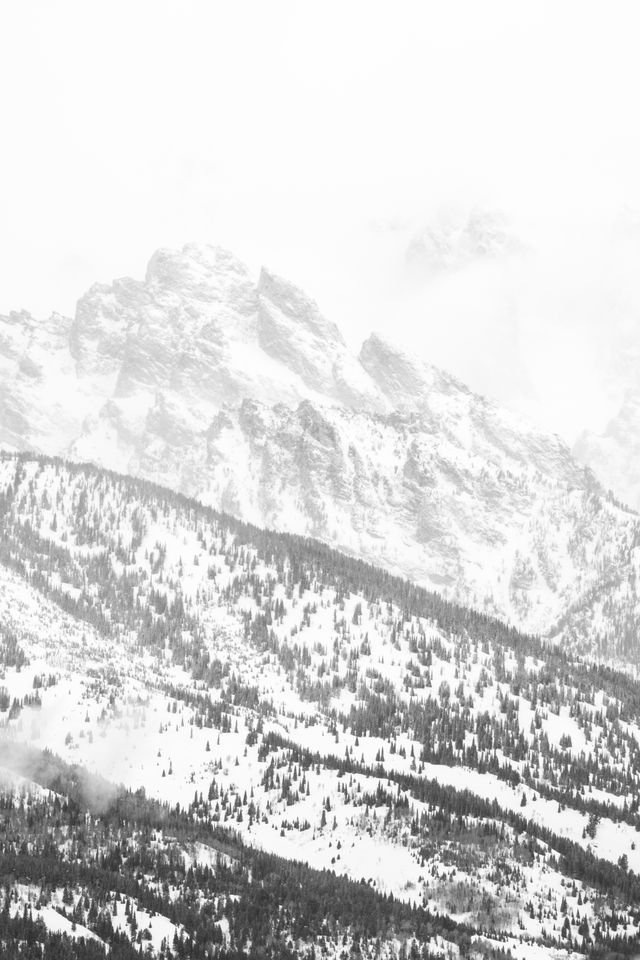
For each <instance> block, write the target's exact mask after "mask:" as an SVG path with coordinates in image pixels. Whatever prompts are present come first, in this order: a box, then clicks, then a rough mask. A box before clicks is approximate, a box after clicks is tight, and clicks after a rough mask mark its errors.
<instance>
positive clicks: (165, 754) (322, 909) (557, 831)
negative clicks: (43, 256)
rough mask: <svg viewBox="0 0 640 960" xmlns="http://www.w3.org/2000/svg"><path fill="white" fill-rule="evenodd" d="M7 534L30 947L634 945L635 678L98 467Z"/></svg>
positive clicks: (10, 731) (8, 620)
mask: <svg viewBox="0 0 640 960" xmlns="http://www.w3.org/2000/svg"><path fill="white" fill-rule="evenodd" d="M0 535H1V538H0V662H1V668H0V669H1V673H2V679H1V680H0V721H1V722H2V725H3V728H4V729H3V733H4V740H5V746H4V748H3V751H4V752H3V757H2V758H1V760H0V762H1V763H2V764H3V769H4V771H5V773H4V774H3V778H4V786H3V796H4V800H3V801H2V809H1V810H0V844H2V847H1V849H2V865H3V866H2V869H3V877H2V883H3V884H4V893H3V898H2V905H3V906H2V910H3V912H2V913H1V914H0V939H2V940H3V942H4V943H5V944H6V949H7V951H9V950H10V949H11V950H13V951H14V953H13V955H15V956H21V955H23V956H39V955H40V954H38V953H37V952H36V953H32V954H29V953H28V952H25V951H27V950H28V949H31V946H29V945H33V944H34V942H35V941H37V942H39V943H40V944H45V943H46V950H48V951H49V953H46V954H45V955H46V956H51V957H56V956H77V957H78V958H80V957H93V956H101V955H102V953H101V952H100V951H103V952H104V945H105V944H109V945H110V947H111V953H110V955H111V956H123V957H127V956H129V955H132V954H131V949H132V947H131V944H133V950H134V951H135V952H134V954H133V955H136V956H137V955H139V952H140V947H142V948H143V952H144V951H145V950H147V951H148V952H150V954H151V955H153V956H165V957H169V956H171V957H182V956H184V957H198V958H199V957H211V956H220V957H226V956H240V955H243V954H246V955H250V956H268V955H273V956H289V955H291V956H294V955H298V956H307V955H308V956H309V957H312V956H318V951H320V953H322V954H323V955H328V956H336V957H337V956H338V955H340V956H342V955H343V954H346V955H347V956H349V955H354V956H358V955H362V956H371V957H373V956H381V955H384V956H389V957H391V956H403V957H404V956H408V955H411V957H412V958H415V957H418V956H421V955H423V956H426V955H431V954H433V955H451V956H457V955H459V954H460V953H461V954H462V955H468V954H469V953H474V954H475V953H492V952H497V953H498V954H499V953H500V951H503V950H504V951H506V952H509V953H511V955H512V956H513V957H517V958H523V960H534V958H535V957H537V956H539V955H540V954H541V953H549V952H553V951H558V950H560V951H563V952H564V953H569V952H572V951H574V952H589V953H592V952H595V953H605V952H608V951H613V952H620V953H633V952H637V949H638V948H637V942H636V941H637V933H638V923H639V922H640V879H638V876H637V875H636V871H638V873H640V849H637V840H640V812H639V810H638V791H639V782H640V683H638V682H637V681H636V679H635V678H634V676H633V674H632V673H631V672H629V671H626V672H619V671H616V670H614V669H612V668H611V667H605V666H603V665H602V664H601V663H599V662H598V657H597V655H595V656H590V657H589V656H585V651H584V650H582V652H580V648H579V646H578V645H577V644H575V643H571V642H569V641H568V639H567V638H568V637H569V635H568V634H567V636H566V637H565V638H564V640H563V642H555V641H551V640H548V639H546V640H545V639H540V638H538V637H535V636H529V635H524V634H520V633H518V632H517V631H516V630H514V629H513V628H510V627H508V626H505V625H504V624H502V623H500V622H499V621H497V620H494V619H492V618H490V617H488V616H487V615H486V614H484V613H480V612H477V611H474V610H472V609H469V608H464V607H460V606H457V605H455V604H453V603H450V602H447V601H445V600H443V599H442V598H441V597H439V596H438V595H437V594H433V593H429V592H427V591H425V590H423V589H421V588H418V587H415V586H413V585H411V584H410V583H408V582H406V581H403V580H401V579H399V578H394V577H392V576H391V575H390V574H388V573H386V572H384V571H381V570H379V569H376V568H374V567H371V566H369V565H367V564H365V563H363V562H361V561H358V560H353V559H350V558H348V557H345V556H344V555H342V554H339V553H337V552H335V551H333V550H331V549H330V548H328V547H326V546H324V545H322V544H319V543H317V542H315V541H311V540H307V539H303V538H299V537H295V536H291V535H286V534H279V533H272V532H268V531H261V530H258V529H256V528H254V527H251V526H248V525H246V524H243V523H241V522H239V521H236V520H233V519H231V518H230V517H227V516H224V515H220V514H217V513H215V512H214V511H213V510H210V509H207V508H204V507H202V506H201V505H199V504H197V503H196V502H194V501H190V500H188V499H186V498H185V497H182V496H180V495H178V494H175V493H171V492H169V491H167V490H164V489H161V488H158V487H155V486H153V485H151V484H147V483H144V482H141V481H136V480H132V479H129V478H122V477H119V476H117V475H114V474H109V473H106V472H104V471H100V470H97V469H95V468H91V467H82V466H77V465H76V466H71V465H69V464H65V463H63V462H61V461H51V460H47V459H36V458H29V457H19V458H15V457H6V458H4V459H3V460H2V462H0ZM594 652H595V653H596V654H597V651H594ZM43 751H47V752H45V753H43ZM48 751H50V752H48ZM83 771H85V772H83ZM86 771H88V772H86ZM100 778H102V779H100ZM338 878H340V879H338ZM257 905H259V906H260V909H259V910H258V909H257ZM145 931H149V935H147V934H146V933H145ZM71 939H74V945H73V946H72V944H71V942H70V941H71ZM9 944H12V946H11V947H9ZM34 949H35V948H34ZM38 949H39V948H38ZM21 950H22V951H23V952H22V953H20V951H21ZM65 950H66V951H67V953H64V951H65ZM56 951H58V952H56ZM69 951H72V952H69ZM73 951H75V952H73ZM83 951H84V952H83ZM92 951H93V952H92ZM118 951H120V953H118ZM127 951H129V953H127ZM6 955H7V956H11V955H12V954H10V953H8V952H7V954H6Z"/></svg>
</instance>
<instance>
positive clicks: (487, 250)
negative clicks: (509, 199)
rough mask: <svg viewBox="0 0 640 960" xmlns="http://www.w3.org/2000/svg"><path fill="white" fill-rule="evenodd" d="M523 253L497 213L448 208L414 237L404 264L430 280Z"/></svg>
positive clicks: (519, 243)
mask: <svg viewBox="0 0 640 960" xmlns="http://www.w3.org/2000/svg"><path fill="white" fill-rule="evenodd" d="M523 250H524V244H523V243H522V241H521V240H520V239H519V238H518V237H517V236H516V234H515V232H514V231H513V229H512V227H511V225H510V224H509V221H508V220H507V218H506V217H505V215H504V214H503V213H502V212H501V211H499V210H492V209H483V208H473V209H471V210H468V209H464V208H459V209H456V208H455V207H450V208H445V209H442V210H440V211H439V213H438V214H437V215H436V216H435V217H434V219H433V220H432V222H430V223H428V224H427V225H426V226H425V227H423V228H422V229H421V230H418V231H417V232H416V233H414V235H413V236H412V237H411V239H410V241H409V244H408V246H407V251H406V261H407V264H408V265H409V266H410V267H411V268H412V269H413V270H415V271H416V272H417V273H418V274H421V275H423V276H426V277H434V276H438V275H440V274H442V273H445V272H448V271H451V270H458V269H460V268H462V267H465V266H468V265H470V264H474V263H479V262H482V261H490V260H497V259H500V258H503V257H506V256H509V255H512V254H514V253H520V252H522V251H523Z"/></svg>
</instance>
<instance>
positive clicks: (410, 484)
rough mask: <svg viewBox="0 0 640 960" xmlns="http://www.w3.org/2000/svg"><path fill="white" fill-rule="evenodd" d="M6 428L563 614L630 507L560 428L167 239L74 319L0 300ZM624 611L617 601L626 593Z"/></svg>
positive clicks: (448, 586)
mask: <svg viewBox="0 0 640 960" xmlns="http://www.w3.org/2000/svg"><path fill="white" fill-rule="evenodd" d="M0 373H1V374H2V376H1V378H0V444H1V445H3V446H4V447H5V448H9V449H32V450H36V451H44V452H46V453H54V454H67V455H68V454H70V455H71V456H72V457H73V458H74V459H76V460H81V461H85V460H87V461H92V462H94V463H97V464H101V465H103V466H106V467H109V468H111V469H118V470H120V471H122V472H126V473H130V474H132V475H135V476H140V477H144V478H146V479H149V480H152V481H154V482H160V483H163V484H166V485H169V486H171V487H173V488H174V489H176V490H179V491H182V492H184V493H186V494H188V495H190V496H195V497H198V498H200V499H201V500H203V501H204V502H206V503H209V504H211V505H213V506H215V507H217V508H219V509H222V510H225V511H228V512H230V513H233V514H235V515H237V516H239V517H241V518H244V519H247V520H250V521H252V522H255V523H257V524H260V525H262V526H270V527H276V528H278V529H283V530H290V531H292V532H296V533H302V534H307V535H310V536H313V537H316V538H320V539H322V540H324V541H325V542H327V543H330V544H333V545H334V546H337V547H339V548H340V549H342V550H345V551H346V552H348V553H350V554H353V555H355V556H359V557H362V558H364V559H366V560H369V561H372V562H374V563H375V564H378V565H381V566H384V567H385V568H387V569H389V570H391V571H393V572H394V573H398V574H400V575H402V576H407V577H410V578H411V579H413V580H414V581H416V582H418V583H421V584H425V585H427V586H429V587H435V588H437V589H440V590H442V591H444V592H445V593H446V595H447V596H449V597H454V598H457V599H460V600H461V601H463V602H465V603H469V604H473V605H475V606H477V607H479V608H480V609H483V610H486V611H487V612H489V613H495V614H497V615H499V616H501V617H505V618H508V619H509V620H510V621H511V622H513V623H514V624H517V625H518V626H520V627H522V628H525V629H528V630H535V631H541V632H549V631H553V630H554V629H555V627H556V624H557V622H558V620H559V619H560V618H561V617H562V616H564V615H566V613H567V611H568V610H570V609H573V608H575V607H576V606H580V605H582V604H583V601H584V598H585V596H586V595H587V594H588V593H589V591H591V590H592V589H593V588H594V585H595V584H596V581H598V580H599V578H600V576H601V573H602V571H603V569H606V571H607V573H610V570H611V567H612V566H613V567H615V566H616V565H618V567H617V572H618V576H619V577H621V578H623V577H624V576H625V570H626V569H627V567H626V566H625V563H624V562H623V559H621V552H622V553H623V552H624V549H625V546H624V545H625V544H627V545H628V543H629V542H631V541H632V540H633V530H634V529H635V523H636V521H635V517H633V516H632V515H631V514H629V513H627V512H625V511H624V510H622V509H619V508H617V507H615V506H614V505H613V504H611V503H609V502H608V501H607V500H606V497H605V496H604V492H603V490H602V489H601V487H600V485H599V484H598V482H597V481H596V480H595V479H594V477H593V475H592V474H590V473H589V472H588V471H585V470H584V468H582V467H581V466H580V465H579V464H578V462H577V461H576V460H574V459H573V458H572V456H571V454H570V452H569V451H568V449H567V448H566V446H565V445H564V444H563V443H562V442H561V441H560V440H559V439H558V438H557V437H553V436H548V435H546V434H544V433H542V432H540V431H539V430H537V429H536V428H534V427H532V426H531V425H530V424H528V423H526V422H524V421H523V420H521V419H520V418H517V417H515V416H513V415H511V414H510V413H508V412H507V411H504V410H502V409H500V408H499V407H498V406H496V405H495V404H493V403H491V402H489V401H487V400H485V399H484V398H482V397H479V396H477V395H474V394H473V393H471V392H470V391H469V390H468V389H467V388H466V387H465V386H464V385H463V384H461V383H460V382H459V381H457V380H456V379H455V378H453V377H451V376H449V375H448V374H446V373H444V372H443V371H440V370H438V369H436V368H434V367H432V366H430V365H429V364H426V363H423V362H420V361H417V360H416V359H415V358H413V357H409V356H407V354H406V353H404V352H403V351H401V350H399V349H398V348H396V347H393V346H391V345H390V344H388V343H385V342H384V341H382V340H381V339H380V338H379V337H376V336H372V337H371V338H369V339H368V340H367V341H366V343H365V344H364V345H363V347H362V350H361V352H360V354H359V356H358V357H356V356H354V355H352V354H351V353H350V351H349V349H348V348H347V346H346V345H345V343H344V340H343V338H342V336H341V334H340V332H339V330H338V329H337V328H336V327H335V325H334V324H333V323H331V321H330V320H328V319H327V318H325V317H323V315H322V314H321V312H320V310H319V309H318V307H317V305H316V304H315V303H314V302H313V301H312V300H311V299H310V298H309V297H308V296H307V295H306V294H304V293H303V292H302V291H301V290H299V289H298V288H296V287H295V286H293V285H292V284H290V283H288V282H287V281H284V280H282V279H280V278H278V277H275V276H274V275H273V274H271V273H270V272H269V271H267V270H264V269H263V270H262V272H261V274H260V276H259V278H258V279H257V280H255V279H254V277H253V276H252V275H251V273H250V271H249V270H248V269H247V268H246V267H245V266H244V265H243V264H242V263H241V262H240V261H238V260H237V259H236V258H235V257H234V256H233V255H232V254H230V253H228V252H227V251H224V250H221V249H219V248H213V247H205V246H197V245H194V244H191V245H187V246H186V247H184V248H183V249H182V250H181V251H170V250H159V251H157V252H156V253H155V254H154V255H153V257H152V258H151V260H150V262H149V266H148V269H147V274H146V277H145V279H144V280H143V281H139V280H133V279H129V278H125V279H121V280H116V281H114V282H113V283H112V284H110V285H95V286H94V287H92V288H91V289H90V290H89V291H88V292H87V293H86V294H85V295H84V296H83V297H82V298H81V299H80V301H79V302H78V306H77V310H76V314H75V317H74V318H73V320H68V319H64V318H61V317H57V316H54V317H52V318H51V319H50V320H49V321H47V322H46V323H44V324H40V323H37V322H36V321H35V320H33V318H31V317H29V316H28V315H27V314H24V313H14V314H10V315H9V316H7V317H3V318H0ZM616 615H617V614H616Z"/></svg>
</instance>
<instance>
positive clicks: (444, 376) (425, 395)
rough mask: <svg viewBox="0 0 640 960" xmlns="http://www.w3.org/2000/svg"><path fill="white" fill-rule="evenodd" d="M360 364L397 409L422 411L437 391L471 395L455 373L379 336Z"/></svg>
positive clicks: (366, 347)
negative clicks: (435, 365) (409, 352)
mask: <svg viewBox="0 0 640 960" xmlns="http://www.w3.org/2000/svg"><path fill="white" fill-rule="evenodd" d="M359 359H360V363H361V364H362V366H363V367H364V369H365V370H366V371H367V373H368V374H369V376H370V377H371V378H372V380H374V381H375V383H376V384H378V386H379V388H380V390H381V391H382V392H383V393H384V394H385V396H386V397H387V398H388V400H389V402H390V403H391V405H392V406H393V407H394V408H397V407H401V408H405V409H407V408H408V409H411V410H419V409H422V408H423V407H425V406H426V405H427V404H428V403H429V401H430V400H433V399H434V392H436V391H437V392H439V393H445V394H448V393H452V392H459V393H461V394H467V395H470V391H469V389H468V388H467V387H466V386H465V385H464V384H463V383H461V382H460V381H459V380H456V378H455V377H453V376H452V375H451V374H448V373H446V372H445V371H444V370H441V369H440V368H438V367H434V366H432V365H431V364H429V363H426V362H425V361H423V360H420V359H418V358H417V357H412V356H410V355H409V354H408V353H406V352H405V351H404V350H402V349H401V348H400V347H398V346H397V345H395V344H393V343H392V342H391V341H389V340H386V339H385V338H383V337H381V336H380V335H379V334H377V333H373V334H371V336H370V337H369V338H368V339H367V340H365V342H364V343H363V344H362V348H361V350H360V355H359Z"/></svg>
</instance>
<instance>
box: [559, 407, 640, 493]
mask: <svg viewBox="0 0 640 960" xmlns="http://www.w3.org/2000/svg"><path fill="white" fill-rule="evenodd" d="M573 452H574V455H575V456H576V458H577V459H578V460H580V461H582V462H583V463H588V464H589V465H590V466H591V467H592V468H593V469H594V470H595V471H596V472H597V473H598V476H599V477H601V478H602V481H603V483H604V484H605V485H606V486H607V487H608V488H609V489H611V490H614V491H615V492H616V494H617V495H618V496H619V497H620V498H621V499H622V500H624V502H625V503H628V504H630V505H631V506H632V507H633V508H634V509H636V510H638V509H640V466H639V462H640V461H639V456H640V393H638V392H637V391H633V390H629V391H628V392H627V394H626V396H625V398H624V400H623V402H622V405H621V407H620V410H619V411H618V413H617V414H616V415H615V416H614V417H612V418H611V420H610V421H609V423H608V424H607V426H606V427H605V429H604V430H603V431H602V433H595V432H589V431H585V432H584V433H583V434H582V435H581V436H580V437H579V438H578V440H577V441H576V443H575V446H574V448H573Z"/></svg>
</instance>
